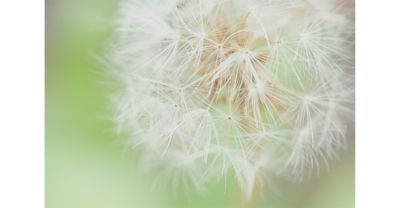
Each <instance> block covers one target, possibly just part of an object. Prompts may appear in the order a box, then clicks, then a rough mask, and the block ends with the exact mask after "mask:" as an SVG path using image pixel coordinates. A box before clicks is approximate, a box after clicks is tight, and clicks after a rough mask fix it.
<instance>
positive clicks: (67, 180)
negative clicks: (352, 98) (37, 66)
mask: <svg viewBox="0 0 400 208" xmlns="http://www.w3.org/2000/svg"><path fill="white" fill-rule="evenodd" d="M116 8H117V1H115V0H46V17H45V18H46V98H45V99H46V100H45V102H46V109H45V112H46V117H45V118H46V143H45V145H46V147H45V148H46V152H45V154H46V170H45V171H46V176H45V177H46V178H45V180H46V185H45V188H46V194H45V196H46V207H47V208H91V207H93V208H188V207H190V208H224V207H226V208H229V207H234V202H235V196H236V195H235V193H236V192H237V191H238V187H237V186H236V185H235V183H234V182H233V181H234V180H231V181H228V182H227V183H226V184H225V183H223V182H221V183H220V184H216V185H215V186H212V187H210V190H209V193H207V194H203V195H199V194H196V193H190V192H185V193H182V192H173V191H171V190H157V189H154V188H153V187H152V181H151V178H149V177H146V176H143V175H140V174H139V173H138V171H137V169H136V157H137V155H135V152H134V150H127V149H126V148H125V147H124V145H123V140H122V139H121V138H120V137H118V135H116V134H115V132H114V129H113V128H114V125H113V123H112V122H111V119H110V118H111V117H112V111H111V110H110V109H111V108H110V105H109V102H108V95H109V89H108V85H107V84H106V83H107V81H108V80H107V77H105V76H104V75H103V72H102V70H103V69H102V68H103V67H102V65H101V64H100V63H99V61H98V59H97V57H99V56H101V55H102V53H104V50H105V48H106V46H107V41H108V40H109V38H110V35H111V32H112V18H113V16H114V15H115V11H116ZM352 128H353V127H350V131H349V135H348V137H349V148H348V151H347V152H344V153H343V157H342V160H341V161H333V162H332V163H331V167H330V171H329V172H328V171H322V173H321V175H320V176H319V177H315V178H311V179H309V180H307V181H306V182H305V183H303V184H291V183H285V182H284V181H281V180H279V179H272V180H273V185H271V187H270V189H269V191H266V192H264V194H263V195H264V197H263V198H262V200H261V201H262V202H261V204H260V207H266V208H352V207H354V198H355V197H354V183H355V182H354V181H355V179H354V171H355V170H354V139H353V138H354V135H353V131H352Z"/></svg>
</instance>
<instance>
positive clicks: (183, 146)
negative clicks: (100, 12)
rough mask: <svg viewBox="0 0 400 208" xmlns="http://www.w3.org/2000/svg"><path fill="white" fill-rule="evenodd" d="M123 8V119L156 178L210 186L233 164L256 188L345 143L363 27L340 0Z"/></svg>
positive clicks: (161, 1) (306, 169)
mask: <svg viewBox="0 0 400 208" xmlns="http://www.w3.org/2000/svg"><path fill="white" fill-rule="evenodd" d="M119 8H120V9H119V17H118V19H117V26H116V33H115V38H114V42H113V44H112V49H111V52H110V59H111V61H112V63H113V67H112V69H111V70H112V71H113V74H114V75H115V76H116V77H117V79H118V81H119V82H120V83H121V89H118V92H117V93H116V94H118V96H115V97H116V98H115V103H116V117H115V122H116V123H117V124H118V127H119V129H120V130H121V131H124V132H126V133H128V135H129V144H130V145H131V146H132V147H136V148H141V149H142V150H143V151H142V152H143V156H142V163H141V164H143V166H144V167H143V168H144V169H145V170H155V169H156V170H158V172H160V173H164V174H162V175H161V176H159V177H158V178H157V179H160V178H171V182H172V183H174V186H175V185H178V184H183V185H184V186H189V185H190V184H191V185H194V186H195V187H198V188H199V189H202V188H204V187H205V184H207V182H210V181H213V180H215V179H216V180H218V179H220V178H223V177H225V176H226V174H227V173H228V172H229V171H233V172H234V173H235V175H236V178H237V181H238V183H239V184H240V186H241V187H242V188H243V191H244V192H245V194H246V196H248V197H250V196H251V194H252V192H253V189H254V186H255V185H256V184H259V183H261V182H262V181H263V178H262V176H264V175H265V172H267V171H268V172H273V173H276V174H280V175H282V176H289V177H290V178H294V179H296V180H297V179H301V178H303V177H304V176H307V175H308V174H309V173H310V172H311V171H310V170H312V169H319V167H320V166H322V165H323V164H325V163H327V161H328V160H329V159H332V158H336V157H337V152H338V150H341V149H342V148H344V147H345V133H346V122H345V121H344V120H343V115H351V114H352V111H351V106H350V107H349V105H348V103H349V102H350V101H351V100H352V90H351V89H352V88H351V84H350V85H349V83H351V80H352V78H351V76H350V75H348V74H347V72H348V68H349V67H348V66H349V65H351V61H352V50H351V47H352V39H351V38H352V33H353V30H352V27H351V26H352V23H351V21H349V20H348V19H347V18H346V16H345V15H344V14H341V13H340V9H339V8H336V7H335V6H334V5H333V4H331V2H330V1H328V0H319V1H318V0H250V1H248V0H175V1H173V0H157V1H141V0H122V1H121V5H120V7H119ZM349 81H350V82H349ZM168 176H169V177H168Z"/></svg>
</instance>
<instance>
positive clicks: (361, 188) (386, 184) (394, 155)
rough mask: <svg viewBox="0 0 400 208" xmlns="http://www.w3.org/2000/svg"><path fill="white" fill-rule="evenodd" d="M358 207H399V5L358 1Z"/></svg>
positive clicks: (395, 3) (383, 0) (396, 2)
mask: <svg viewBox="0 0 400 208" xmlns="http://www.w3.org/2000/svg"><path fill="white" fill-rule="evenodd" d="M356 77H357V80H356V155H357V162H356V164H357V167H356V187H357V188H356V196H357V197H356V205H357V207H358V208H365V207H373V208H376V207H385V208H392V207H396V208H397V207H400V1H393V0H380V1H375V0H359V1H357V2H356Z"/></svg>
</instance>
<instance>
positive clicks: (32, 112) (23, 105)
mask: <svg viewBox="0 0 400 208" xmlns="http://www.w3.org/2000/svg"><path fill="white" fill-rule="evenodd" d="M0 122H1V124H0V142H1V143H0V207H4V208H14V207H18V208H19V207H21V208H25V207H33V208H35V207H44V1H40V0H39V1H33V0H21V1H14V0H10V1H0Z"/></svg>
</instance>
